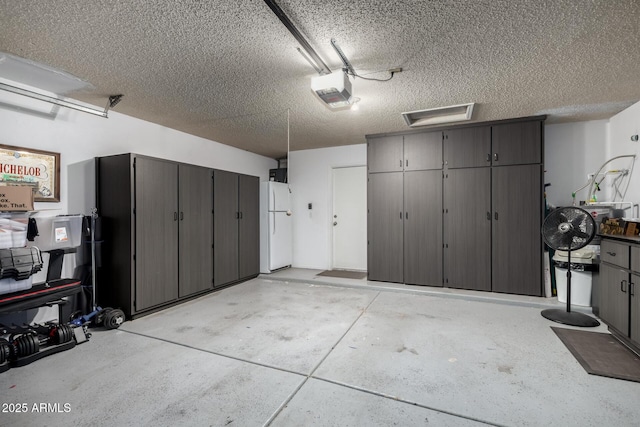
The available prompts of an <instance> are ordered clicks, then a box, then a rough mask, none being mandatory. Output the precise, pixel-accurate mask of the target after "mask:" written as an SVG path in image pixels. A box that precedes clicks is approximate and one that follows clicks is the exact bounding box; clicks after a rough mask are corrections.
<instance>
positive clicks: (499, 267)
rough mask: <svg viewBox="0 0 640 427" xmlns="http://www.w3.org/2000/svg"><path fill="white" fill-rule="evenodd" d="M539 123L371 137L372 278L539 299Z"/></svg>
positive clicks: (513, 122)
mask: <svg viewBox="0 0 640 427" xmlns="http://www.w3.org/2000/svg"><path fill="white" fill-rule="evenodd" d="M543 120H544V117H536V118H526V119H514V120H508V121H500V122H493V123H484V124H479V125H473V126H465V125H463V126H460V127H455V128H451V129H444V130H431V131H429V132H420V133H414V132H412V133H408V134H405V135H384V136H370V137H368V139H367V150H368V151H367V156H368V162H369V224H368V227H369V231H368V233H369V249H368V256H369V262H368V265H369V278H370V279H371V280H384V281H393V282H403V283H411V284H428V285H438V286H441V285H444V286H448V287H452V288H462V289H473V290H483V291H494V292H505V293H513V294H521V295H536V296H540V295H542V292H543V283H542V271H543V263H542V254H543V251H542V237H541V235H540V227H541V224H542V218H543V182H542V177H543V167H542V160H543V132H542V129H543ZM387 156H388V157H387ZM419 171H424V172H433V174H431V173H424V174H418V173H416V172H419ZM378 175H379V176H378ZM383 175H389V176H383ZM436 175H437V177H436ZM392 176H393V177H392ZM427 177H428V178H427ZM401 181H402V182H401ZM419 188H421V189H419ZM401 205H402V206H404V208H403V210H401V211H399V206H401ZM385 209H386V210H385ZM412 211H416V212H420V214H419V215H418V216H419V217H418V218H416V215H412V213H411V212H412ZM412 220H413V221H412ZM400 232H402V239H400V238H399V237H398V236H400V234H399V233H400ZM402 266H404V267H402Z"/></svg>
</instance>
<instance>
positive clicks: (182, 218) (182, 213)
mask: <svg viewBox="0 0 640 427" xmlns="http://www.w3.org/2000/svg"><path fill="white" fill-rule="evenodd" d="M183 220H184V212H180V221H183Z"/></svg>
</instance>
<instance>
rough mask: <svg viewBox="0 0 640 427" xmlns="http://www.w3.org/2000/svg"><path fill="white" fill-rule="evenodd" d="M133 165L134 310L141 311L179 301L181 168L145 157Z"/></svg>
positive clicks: (138, 158)
mask: <svg viewBox="0 0 640 427" xmlns="http://www.w3.org/2000/svg"><path fill="white" fill-rule="evenodd" d="M133 162H134V180H135V181H134V182H135V185H134V221H135V239H134V242H135V252H134V257H135V286H134V289H135V300H134V307H133V310H134V311H141V310H146V309H148V308H150V307H154V306H156V305H159V304H164V303H167V302H170V301H173V300H175V299H177V298H178V165H177V164H176V163H173V162H168V161H163V160H156V159H150V158H145V157H137V158H134V159H133ZM107 236H108V234H107Z"/></svg>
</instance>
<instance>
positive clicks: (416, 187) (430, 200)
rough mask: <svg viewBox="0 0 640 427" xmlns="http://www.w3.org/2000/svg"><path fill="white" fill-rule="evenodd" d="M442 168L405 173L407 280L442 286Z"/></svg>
mask: <svg viewBox="0 0 640 427" xmlns="http://www.w3.org/2000/svg"><path fill="white" fill-rule="evenodd" d="M441 222H442V171H440V170H426V171H413V172H405V174H404V283H407V284H411V285H431V286H442V228H441V226H440V224H441Z"/></svg>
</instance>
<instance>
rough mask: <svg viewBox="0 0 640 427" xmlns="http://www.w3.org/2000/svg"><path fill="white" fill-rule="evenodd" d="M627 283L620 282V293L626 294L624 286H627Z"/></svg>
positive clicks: (624, 281)
mask: <svg viewBox="0 0 640 427" xmlns="http://www.w3.org/2000/svg"><path fill="white" fill-rule="evenodd" d="M627 283H628V282H627V281H626V280H623V281H621V282H620V290H621V291H622V292H624V293H626V292H627V286H626V285H627Z"/></svg>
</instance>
